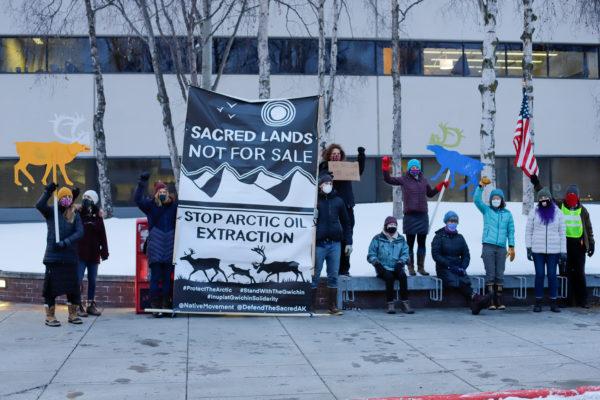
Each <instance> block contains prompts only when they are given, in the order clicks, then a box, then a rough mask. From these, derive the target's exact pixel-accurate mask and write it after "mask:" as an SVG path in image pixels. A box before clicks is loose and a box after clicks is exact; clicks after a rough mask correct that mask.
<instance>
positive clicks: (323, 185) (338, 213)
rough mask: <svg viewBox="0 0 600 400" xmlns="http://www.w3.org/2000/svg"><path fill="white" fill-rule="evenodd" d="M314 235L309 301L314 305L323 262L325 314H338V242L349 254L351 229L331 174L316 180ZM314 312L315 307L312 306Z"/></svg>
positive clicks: (323, 175)
mask: <svg viewBox="0 0 600 400" xmlns="http://www.w3.org/2000/svg"><path fill="white" fill-rule="evenodd" d="M316 225H317V233H316V248H315V274H314V276H313V280H312V296H313V302H315V303H316V290H317V286H318V283H319V278H320V277H321V270H322V269H323V263H324V262H327V305H328V309H329V313H330V314H332V315H341V314H342V313H341V312H340V310H339V309H338V308H337V285H338V274H339V266H340V256H341V254H342V249H341V244H340V243H341V242H342V241H344V242H345V243H346V245H345V247H344V253H345V255H346V256H349V255H350V253H352V226H351V223H350V218H349V217H348V212H347V211H346V204H345V203H344V200H342V198H341V197H339V196H338V195H337V194H336V191H335V190H334V189H333V180H332V178H331V175H330V174H328V173H323V174H321V176H320V177H319V197H318V201H317V218H316ZM313 308H314V309H316V308H317V307H316V304H314V305H313Z"/></svg>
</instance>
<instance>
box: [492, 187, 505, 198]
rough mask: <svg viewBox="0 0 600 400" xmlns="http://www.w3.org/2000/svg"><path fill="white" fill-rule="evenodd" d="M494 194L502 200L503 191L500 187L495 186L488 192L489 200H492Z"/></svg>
mask: <svg viewBox="0 0 600 400" xmlns="http://www.w3.org/2000/svg"><path fill="white" fill-rule="evenodd" d="M494 196H500V198H501V199H502V200H504V192H503V191H502V189H497V188H496V189H494V190H492V191H491V192H490V201H491V200H492V198H493V197H494Z"/></svg>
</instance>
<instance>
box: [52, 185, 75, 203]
mask: <svg viewBox="0 0 600 400" xmlns="http://www.w3.org/2000/svg"><path fill="white" fill-rule="evenodd" d="M56 196H57V197H58V199H59V200H60V199H62V198H63V197H67V196H71V197H73V192H71V189H69V188H68V187H65V186H63V187H61V188H60V189H58V193H57V194H56Z"/></svg>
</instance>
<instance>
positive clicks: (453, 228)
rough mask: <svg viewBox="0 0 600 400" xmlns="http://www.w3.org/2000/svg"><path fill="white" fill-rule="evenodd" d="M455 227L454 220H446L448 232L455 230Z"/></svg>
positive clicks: (456, 225)
mask: <svg viewBox="0 0 600 400" xmlns="http://www.w3.org/2000/svg"><path fill="white" fill-rule="evenodd" d="M456 228H458V224H457V223H456V222H448V223H447V224H446V229H448V231H449V232H456Z"/></svg>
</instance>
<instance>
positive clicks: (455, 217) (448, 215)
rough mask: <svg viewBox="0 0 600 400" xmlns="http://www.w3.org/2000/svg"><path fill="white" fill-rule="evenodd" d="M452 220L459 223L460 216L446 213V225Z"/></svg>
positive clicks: (450, 212)
mask: <svg viewBox="0 0 600 400" xmlns="http://www.w3.org/2000/svg"><path fill="white" fill-rule="evenodd" d="M451 219H455V220H457V221H458V214H457V213H455V212H454V211H448V212H447V213H446V215H444V223H447V222H448V221H450V220H451Z"/></svg>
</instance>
